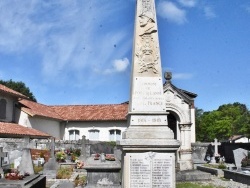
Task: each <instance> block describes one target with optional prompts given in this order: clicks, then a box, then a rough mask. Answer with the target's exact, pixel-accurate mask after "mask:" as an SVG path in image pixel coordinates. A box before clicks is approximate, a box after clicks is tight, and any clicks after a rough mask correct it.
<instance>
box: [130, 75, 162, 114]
mask: <svg viewBox="0 0 250 188" xmlns="http://www.w3.org/2000/svg"><path fill="white" fill-rule="evenodd" d="M159 79H160V78H157V77H151V78H150V77H137V78H136V80H135V82H134V89H133V93H132V105H133V106H132V109H131V110H132V111H142V112H143V111H153V112H157V111H158V112H159V111H160V112H162V111H165V109H166V107H165V104H164V101H165V100H164V95H163V87H162V83H161V81H160V82H159Z"/></svg>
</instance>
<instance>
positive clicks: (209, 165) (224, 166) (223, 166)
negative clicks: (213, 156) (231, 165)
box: [203, 164, 227, 169]
mask: <svg viewBox="0 0 250 188" xmlns="http://www.w3.org/2000/svg"><path fill="white" fill-rule="evenodd" d="M203 166H206V167H209V168H216V169H226V168H227V167H226V165H224V164H204V165H203Z"/></svg>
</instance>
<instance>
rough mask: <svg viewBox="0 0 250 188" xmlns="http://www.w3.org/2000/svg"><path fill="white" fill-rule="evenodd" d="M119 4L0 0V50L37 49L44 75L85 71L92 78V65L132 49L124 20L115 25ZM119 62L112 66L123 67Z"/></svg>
mask: <svg viewBox="0 0 250 188" xmlns="http://www.w3.org/2000/svg"><path fill="white" fill-rule="evenodd" d="M15 1H16V2H15ZM131 3H132V2H131ZM123 4H124V3H123V2H121V1H112V2H109V0H107V1H106V2H105V3H101V4H100V1H99V0H91V1H89V0H77V1H74V2H71V1H68V0H61V1H22V2H20V1H18V0H13V1H11V2H10V1H0V7H1V11H0V28H1V29H0V52H1V53H5V54H12V55H13V54H16V53H30V52H32V53H33V52H35V53H36V54H39V59H37V62H36V63H37V64H38V63H41V65H40V67H41V71H42V72H41V74H42V75H43V77H44V79H45V81H47V82H50V83H54V84H58V82H59V80H60V82H65V81H68V82H69V81H71V82H82V80H83V75H84V76H85V78H86V75H88V77H89V78H91V77H92V75H91V74H92V73H94V70H95V69H105V68H106V67H112V66H113V65H112V64H111V63H112V60H113V59H120V58H121V57H126V53H127V52H128V51H129V50H130V49H131V46H132V39H131V40H126V38H127V36H128V34H130V33H129V32H128V28H129V27H128V25H121V26H119V27H115V26H116V25H117V23H120V20H118V18H117V17H116V16H114V15H116V14H119V13H120V12H121V10H124V9H125V8H126V5H124V6H121V5H123ZM130 27H131V28H132V24H131V26H130ZM131 35H132V34H131ZM124 62H125V61H124ZM121 65H122V64H120V66H121ZM124 65H125V63H124ZM120 66H119V63H117V64H116V66H115V67H113V69H114V70H115V68H116V71H118V70H122V67H120ZM69 75H70V76H71V77H70V79H69V78H68V77H69ZM67 76H68V77H67ZM85 80H86V79H85Z"/></svg>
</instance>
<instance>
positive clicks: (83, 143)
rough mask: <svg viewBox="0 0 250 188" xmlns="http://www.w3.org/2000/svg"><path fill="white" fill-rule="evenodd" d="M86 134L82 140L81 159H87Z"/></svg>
mask: <svg viewBox="0 0 250 188" xmlns="http://www.w3.org/2000/svg"><path fill="white" fill-rule="evenodd" d="M86 158H87V157H86V136H84V135H83V136H82V140H81V155H80V157H79V160H81V161H85V160H86Z"/></svg>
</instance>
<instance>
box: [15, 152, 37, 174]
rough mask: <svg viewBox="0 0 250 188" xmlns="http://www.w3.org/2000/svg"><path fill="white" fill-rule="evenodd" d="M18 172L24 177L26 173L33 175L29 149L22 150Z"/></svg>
mask: <svg viewBox="0 0 250 188" xmlns="http://www.w3.org/2000/svg"><path fill="white" fill-rule="evenodd" d="M18 171H19V172H20V174H22V175H24V174H25V173H28V174H30V175H32V174H34V167H33V161H32V158H31V153H30V149H28V148H24V149H23V154H22V158H21V162H20V165H19V167H18Z"/></svg>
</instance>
